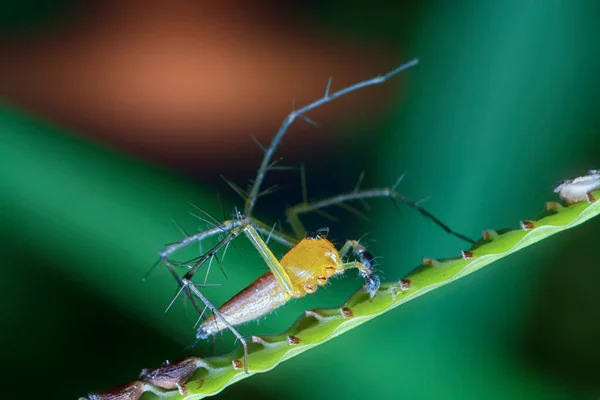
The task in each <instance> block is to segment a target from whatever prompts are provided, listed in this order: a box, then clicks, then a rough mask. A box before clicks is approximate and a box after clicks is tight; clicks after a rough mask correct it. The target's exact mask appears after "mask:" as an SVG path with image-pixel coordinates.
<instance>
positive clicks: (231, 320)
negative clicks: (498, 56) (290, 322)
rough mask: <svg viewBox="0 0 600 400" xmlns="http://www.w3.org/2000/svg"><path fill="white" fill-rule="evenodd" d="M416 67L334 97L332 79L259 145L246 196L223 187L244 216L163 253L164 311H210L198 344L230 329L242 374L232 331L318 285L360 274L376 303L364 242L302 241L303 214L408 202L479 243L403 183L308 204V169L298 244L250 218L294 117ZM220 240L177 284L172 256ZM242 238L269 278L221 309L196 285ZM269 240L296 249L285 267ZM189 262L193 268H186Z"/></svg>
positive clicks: (310, 237)
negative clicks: (186, 304) (373, 202)
mask: <svg viewBox="0 0 600 400" xmlns="http://www.w3.org/2000/svg"><path fill="white" fill-rule="evenodd" d="M417 63H418V60H417V59H414V60H412V61H410V62H408V63H406V64H404V65H401V66H400V67H397V68H396V69H394V70H392V71H390V72H389V73H387V74H385V75H381V76H378V77H375V78H373V79H369V80H366V81H363V82H359V83H356V84H354V85H351V86H349V87H346V88H344V89H341V90H339V91H337V92H334V93H330V86H331V78H330V79H329V82H328V84H327V87H326V90H325V94H324V96H323V97H322V98H320V99H318V100H316V101H314V102H313V103H310V104H308V105H307V106H304V107H302V108H300V109H298V110H294V111H292V112H291V113H290V114H289V115H288V116H287V117H286V118H285V119H284V121H283V123H282V125H281V127H280V128H279V130H278V131H277V133H276V134H275V136H274V137H273V139H272V142H271V144H270V145H269V147H268V148H265V147H263V146H262V145H260V144H259V145H260V146H261V148H262V149H263V151H264V157H263V160H262V162H261V164H260V167H259V168H258V170H257V174H256V178H255V179H254V183H253V185H252V187H251V188H250V190H249V192H245V191H244V190H243V189H241V188H240V187H239V186H237V185H236V184H234V183H232V182H229V181H226V182H227V183H228V184H229V186H231V188H232V189H233V190H234V191H235V192H236V193H238V194H239V195H240V196H242V198H244V200H245V206H244V211H243V213H241V212H236V215H235V218H233V219H231V220H228V221H224V222H219V221H217V220H216V219H215V218H214V217H212V216H210V215H209V214H208V213H206V212H205V214H206V215H208V216H209V218H212V221H207V222H209V223H210V224H211V225H212V227H211V228H210V229H207V230H205V231H202V232H199V233H196V234H194V235H189V236H188V235H186V237H185V239H183V240H182V241H180V242H177V243H175V244H172V245H170V246H168V247H167V248H165V249H164V250H162V251H161V252H160V253H159V262H162V263H164V264H165V265H166V266H167V268H168V270H169V271H170V272H171V274H172V275H173V277H174V278H175V280H176V281H177V283H178V285H179V287H180V289H179V291H178V293H177V294H176V295H175V297H174V298H173V300H172V301H171V304H170V305H169V306H168V307H167V311H168V310H169V308H170V307H171V305H172V304H173V303H174V301H175V300H176V299H177V298H178V297H179V295H180V294H181V293H185V294H186V296H187V297H188V298H189V299H190V301H191V302H192V304H193V306H194V308H195V309H196V310H197V311H198V313H199V314H200V319H201V318H202V317H203V316H204V313H205V311H206V309H208V310H210V311H211V313H212V315H210V316H209V317H207V318H206V319H205V320H204V321H203V322H202V323H201V324H200V325H199V326H198V329H197V332H196V338H197V339H198V340H201V339H207V338H209V337H210V336H213V335H215V334H216V333H218V332H221V331H223V330H225V329H229V330H230V331H231V332H232V333H233V334H234V336H235V337H236V338H237V339H238V340H239V341H240V343H241V344H242V346H243V348H244V362H243V369H244V371H245V372H246V373H248V346H247V342H246V339H245V338H244V337H243V336H242V335H241V334H240V333H239V332H238V330H237V329H236V328H235V327H236V326H238V325H240V324H243V323H246V322H249V321H252V320H255V319H257V318H259V317H261V316H264V315H266V314H268V313H270V312H271V311H273V310H274V309H276V308H277V307H279V306H281V305H283V304H285V303H286V302H288V301H289V300H290V299H293V298H300V297H303V296H305V295H307V294H311V293H314V292H315V291H316V290H317V289H318V287H319V286H323V285H325V284H326V283H327V282H328V280H329V278H331V277H333V276H336V275H340V274H343V273H344V272H345V271H347V270H349V269H357V270H358V273H359V275H360V276H361V277H362V278H363V279H364V281H365V285H364V290H365V291H366V292H367V293H368V294H369V296H370V298H371V299H372V298H373V297H374V296H375V295H376V293H377V291H378V289H379V286H380V280H379V277H378V276H377V275H375V274H374V272H373V255H372V254H371V253H370V252H369V251H367V249H366V248H365V247H364V246H363V245H361V244H360V243H359V241H357V240H348V241H347V242H346V243H345V244H344V245H343V246H342V247H341V248H340V250H339V251H338V249H336V247H335V246H334V245H333V244H332V243H331V242H330V241H329V240H327V238H326V234H325V232H323V231H321V232H316V233H309V234H307V235H305V230H304V227H303V225H302V223H301V221H300V217H299V215H300V214H303V213H308V212H313V211H318V210H320V209H322V208H324V207H328V206H331V205H336V204H337V205H344V206H345V207H346V208H347V209H349V210H351V211H352V210H353V209H352V208H351V207H350V206H348V205H346V204H345V203H346V202H349V201H353V200H361V201H364V200H365V199H368V198H381V197H387V198H390V199H392V200H393V202H394V205H396V206H397V204H396V202H397V201H399V202H402V203H405V204H407V205H409V206H410V207H412V208H414V209H415V210H417V211H418V212H419V213H421V214H422V215H424V216H425V217H427V218H429V219H430V220H432V221H433V222H434V223H436V224H437V225H439V226H440V227H441V228H442V229H444V230H445V231H447V232H448V233H450V234H452V235H455V236H457V237H459V238H461V239H463V240H466V241H468V242H470V243H474V241H473V240H471V239H469V238H467V237H466V236H464V235H461V234H459V233H457V232H454V231H453V230H451V229H450V228H449V227H448V226H447V225H445V224H444V223H442V222H441V221H440V220H439V219H437V218H436V217H434V216H433V215H432V214H431V213H429V212H428V211H427V210H425V209H424V208H422V207H421V206H419V205H418V204H417V203H416V202H414V201H412V200H410V199H408V198H406V197H404V196H402V195H400V194H398V193H397V192H396V187H397V186H398V185H399V184H400V181H401V180H402V176H401V177H400V178H399V179H398V180H397V181H396V182H395V183H394V185H392V186H391V187H389V188H381V189H370V190H361V189H360V183H361V181H362V175H361V178H359V182H358V184H357V185H356V187H355V189H354V190H353V191H352V192H349V193H345V194H341V195H337V196H333V197H330V198H327V199H324V200H320V201H317V202H313V203H309V202H308V201H307V199H306V190H305V181H304V170H303V169H302V170H301V177H302V187H303V202H302V203H300V204H298V205H296V206H293V207H290V208H288V210H287V212H286V216H287V220H288V222H289V223H290V225H291V227H292V229H293V231H294V233H295V234H296V237H299V238H301V239H297V238H296V237H292V236H288V235H286V234H284V233H281V232H278V231H275V226H273V227H270V226H268V225H266V224H264V223H262V222H260V221H258V220H257V219H256V218H254V217H253V216H252V211H253V210H254V207H255V205H256V202H257V200H258V198H260V197H261V196H264V195H265V194H268V193H271V192H272V188H269V189H266V190H263V191H261V187H262V183H263V181H264V178H265V176H266V174H267V172H268V171H271V170H274V169H277V168H278V167H277V166H276V165H275V164H276V163H277V161H278V160H277V161H275V162H272V161H271V160H272V158H273V154H274V153H275V151H276V149H277V147H278V145H279V143H280V142H281V139H282V137H283V136H284V135H285V133H286V132H287V129H288V128H289V126H290V125H291V124H292V123H293V122H294V120H295V119H296V118H298V117H301V118H303V119H305V120H306V121H308V122H309V123H313V124H314V122H313V121H312V120H310V119H309V118H308V117H306V116H305V115H304V114H305V113H306V112H308V111H310V110H312V109H314V108H316V107H318V106H320V105H322V104H325V103H327V102H330V101H332V100H334V99H336V98H338V97H341V96H343V95H345V94H347V93H350V92H353V91H355V90H358V89H361V88H363V87H367V86H373V85H376V84H380V83H383V82H385V81H386V80H388V79H389V78H391V77H393V76H395V75H396V74H398V73H400V72H401V71H404V70H406V69H408V68H410V67H412V66H414V65H416V64H417ZM219 234H225V236H224V237H223V238H222V239H221V240H220V241H219V242H218V243H217V244H216V245H215V246H214V247H213V248H212V249H211V250H209V251H208V252H206V253H205V254H203V255H202V256H201V257H198V258H197V259H194V260H192V261H191V262H190V263H188V265H186V266H187V267H188V268H189V270H188V271H187V272H186V273H185V274H184V275H183V277H180V276H179V275H178V274H177V272H176V270H175V266H176V265H175V264H174V262H172V261H171V260H170V259H169V256H171V255H172V254H173V253H174V252H175V251H177V250H179V249H181V248H184V247H186V246H188V245H190V244H191V243H195V242H201V241H202V240H204V239H206V238H208V237H211V236H215V235H219ZM242 234H244V235H245V236H246V237H247V238H248V239H249V240H250V242H251V243H252V244H253V245H254V247H255V249H256V250H257V251H258V253H259V254H260V256H261V257H262V259H263V260H264V261H265V263H266V264H267V266H268V267H269V272H267V273H265V274H264V275H262V276H260V277H259V278H258V279H257V280H255V281H254V282H253V283H252V284H250V285H249V286H248V287H246V288H245V289H243V290H242V291H240V292H239V293H238V294H236V295H235V296H233V297H232V298H231V299H230V300H229V301H227V302H226V303H225V304H223V305H222V306H221V307H219V308H217V307H215V306H214V305H213V304H212V303H211V302H210V301H209V300H208V299H207V298H206V296H205V295H204V294H203V293H202V291H201V290H200V289H199V287H198V286H200V285H197V284H195V283H194V282H193V281H192V279H193V278H194V275H195V274H196V273H197V272H198V270H199V269H200V268H201V267H202V266H203V265H204V264H205V263H206V262H208V263H209V268H208V269H210V263H211V262H212V260H213V258H216V257H215V256H216V254H217V253H218V252H219V251H220V250H222V249H223V251H224V252H225V251H226V250H227V247H228V246H229V244H230V243H231V242H232V240H233V239H235V238H236V237H237V236H239V235H242ZM261 234H263V235H268V237H267V239H266V240H264V239H263V238H262V236H261ZM271 239H273V240H274V241H276V242H279V243H281V244H283V245H285V246H288V247H290V248H291V249H290V250H289V251H288V252H287V253H286V254H285V255H284V256H283V258H281V260H279V259H277V257H276V256H275V255H274V254H273V253H272V252H271V250H270V248H269V246H268V244H267V243H268V242H269V241H270V240H271ZM349 255H352V256H353V257H354V260H351V261H345V260H346V258H347V257H348V256H349ZM217 261H218V259H217ZM191 263H193V264H192V265H189V264H191ZM207 272H208V270H207ZM198 300H199V301H200V302H202V303H203V304H204V307H202V306H201V305H200V304H199V303H198ZM234 367H235V366H234ZM237 368H238V369H241V367H240V366H237Z"/></svg>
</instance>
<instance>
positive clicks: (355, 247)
mask: <svg viewBox="0 0 600 400" xmlns="http://www.w3.org/2000/svg"><path fill="white" fill-rule="evenodd" d="M350 251H352V254H354V256H356V257H358V261H351V262H346V263H343V264H340V265H339V266H338V268H340V269H342V270H346V269H350V268H357V269H358V271H359V273H360V276H362V277H363V278H364V280H365V286H364V288H365V291H366V292H367V293H369V297H370V298H371V299H373V297H375V294H377V291H378V290H379V286H381V280H380V279H379V277H378V276H377V275H375V274H374V272H373V259H374V257H373V255H372V254H371V253H370V252H369V251H368V250H367V249H366V248H365V246H363V245H362V244H360V243H359V242H358V241H357V240H348V241H347V242H346V243H345V244H344V245H343V246H342V248H341V250H340V255H341V256H342V259H343V258H345V257H346V255H347V254H348V252H350Z"/></svg>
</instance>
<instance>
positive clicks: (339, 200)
mask: <svg viewBox="0 0 600 400" xmlns="http://www.w3.org/2000/svg"><path fill="white" fill-rule="evenodd" d="M401 178H402V177H400V178H399V179H398V180H397V181H396V183H395V184H394V185H393V186H391V187H389V188H380V189H369V190H358V187H359V185H357V186H356V189H355V190H354V191H352V192H349V193H344V194H339V195H336V196H332V197H328V198H325V199H323V200H319V201H314V202H310V203H309V202H306V201H305V200H304V201H303V202H302V203H299V204H297V205H294V206H291V207H288V208H287V210H286V217H287V220H288V222H289V224H290V225H291V227H292V229H293V231H294V233H295V234H296V235H302V234H304V232H305V230H304V226H303V225H302V221H301V220H300V217H299V215H300V214H306V213H309V212H315V211H319V210H321V209H322V208H325V207H329V206H333V205H338V206H340V205H344V206H345V207H344V208H346V209H348V210H349V211H351V212H354V213H358V214H360V212H359V211H358V210H355V209H354V208H352V207H350V206H348V205H346V204H344V203H347V202H349V201H353V200H363V201H364V200H365V199H370V198H385V197H387V198H390V199H392V201H393V202H394V205H396V201H400V202H402V203H404V204H407V205H408V206H410V207H411V208H413V209H415V210H416V211H418V212H419V213H420V214H421V215H423V216H424V217H426V218H428V219H429V220H431V221H433V222H434V223H435V224H436V225H437V226H439V227H440V228H442V229H443V230H444V231H446V232H448V233H449V234H451V235H453V236H455V237H458V238H459V239H462V240H464V241H467V242H469V243H471V244H474V243H475V241H474V240H472V239H470V238H469V237H467V236H465V235H463V234H461V233H458V232H456V231H454V230H452V229H450V227H449V226H448V225H446V224H444V223H443V222H442V221H441V220H440V219H438V218H437V217H435V216H434V215H433V214H431V213H430V212H429V211H427V210H426V209H425V208H423V207H421V206H420V205H419V204H418V203H417V202H416V201H413V200H411V199H409V198H407V197H405V196H402V195H401V194H399V193H397V192H396V186H397V185H398V184H399V183H400V180H401ZM303 179H304V178H303ZM359 183H360V182H359ZM303 196H304V195H303ZM396 206H397V205H396Z"/></svg>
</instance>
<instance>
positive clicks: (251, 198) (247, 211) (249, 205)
mask: <svg viewBox="0 0 600 400" xmlns="http://www.w3.org/2000/svg"><path fill="white" fill-rule="evenodd" d="M418 63H419V60H418V59H416V58H415V59H414V60H412V61H409V62H407V63H406V64H403V65H401V66H399V67H397V68H395V69H394V70H392V71H390V72H388V73H387V74H385V75H379V76H377V77H375V78H372V79H368V80H366V81H362V82H358V83H355V84H354V85H350V86H348V87H346V88H344V89H341V90H338V91H337V92H334V93H331V94H330V93H329V89H330V87H331V79H330V80H329V82H328V84H327V88H326V89H325V94H324V95H323V97H321V98H320V99H318V100H316V101H313V102H312V103H310V104H308V105H306V106H304V107H302V108H300V109H298V110H294V111H292V112H291V113H289V115H288V116H287V117H286V118H285V119H284V120H283V123H282V124H281V126H280V127H279V130H278V131H277V133H276V134H275V136H274V137H273V139H272V140H271V144H270V145H269V147H268V148H267V149H266V151H265V155H264V157H263V160H262V162H261V164H260V167H259V168H258V170H257V172H256V178H255V179H254V184H253V185H252V189H250V193H249V194H248V197H247V199H246V204H245V206H244V215H245V216H246V217H250V216H251V215H252V211H253V210H254V205H255V204H256V200H257V198H258V195H259V193H260V188H261V186H262V183H263V181H264V179H265V175H266V173H267V170H268V168H269V165H270V164H271V158H272V157H273V154H274V153H275V150H277V147H278V146H279V143H280V142H281V139H282V138H283V136H284V135H285V134H286V132H287V130H288V128H289V127H290V125H291V124H292V123H293V122H294V120H295V119H296V118H298V117H303V116H304V114H305V113H307V112H308V111H310V110H313V109H315V108H317V107H319V106H321V105H323V104H325V103H328V102H330V101H332V100H335V99H337V98H339V97H342V96H344V95H346V94H348V93H350V92H354V91H356V90H358V89H362V88H364V87H368V86H374V85H378V84H381V83H384V82H385V81H387V80H388V79H390V78H391V77H393V76H395V75H397V74H399V73H400V72H402V71H404V70H406V69H408V68H410V67H412V66H415V65H417V64H418Z"/></svg>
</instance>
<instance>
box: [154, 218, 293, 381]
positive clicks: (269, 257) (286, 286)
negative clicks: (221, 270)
mask: <svg viewBox="0 0 600 400" xmlns="http://www.w3.org/2000/svg"><path fill="white" fill-rule="evenodd" d="M270 232H271V234H272V233H273V232H272V230H271V231H270ZM241 233H244V234H245V235H246V237H247V238H248V239H249V240H250V242H251V243H252V244H254V246H255V248H256V250H257V251H258V252H259V254H260V255H261V257H262V258H263V260H264V261H265V263H266V264H267V265H268V266H269V269H270V270H271V272H270V274H271V275H272V276H273V277H274V282H275V283H276V285H277V287H278V288H281V295H282V299H283V302H284V303H285V302H287V301H288V300H289V299H290V298H292V297H299V295H298V294H297V292H298V291H297V290H296V289H294V286H293V284H292V281H291V279H290V277H289V276H288V274H287V272H286V270H285V269H284V268H283V267H282V266H281V264H280V263H279V260H278V259H277V257H275V255H274V254H273V253H272V252H271V250H270V249H269V247H268V246H267V245H266V243H265V242H264V241H263V240H262V238H261V237H260V234H259V233H258V232H257V230H256V229H255V228H254V227H253V226H252V225H250V224H243V225H239V226H236V227H234V228H232V229H231V230H230V231H229V233H228V234H227V235H226V236H225V238H223V239H222V240H221V241H220V242H219V243H217V244H216V245H215V246H214V247H213V248H212V249H211V250H209V251H208V252H207V253H205V254H203V255H202V256H201V257H200V258H199V259H198V261H197V262H196V264H195V265H194V266H193V267H192V268H191V269H190V270H189V271H188V272H187V273H186V274H185V275H184V276H183V278H179V277H178V276H177V277H176V281H177V282H178V284H179V285H180V286H181V289H180V290H179V291H178V292H177V294H176V295H175V297H174V299H173V300H172V301H171V304H173V303H174V302H175V300H176V299H177V297H178V296H179V294H181V293H182V292H185V293H186V294H188V295H189V296H191V297H192V298H193V296H196V297H197V298H198V299H200V301H202V303H204V305H205V306H206V307H207V308H208V309H209V310H210V311H211V312H212V314H213V319H212V320H211V321H214V320H216V318H218V319H219V320H220V321H221V322H223V324H224V327H223V328H222V329H221V330H223V329H229V330H230V331H231V332H232V333H233V334H234V335H235V337H236V338H237V339H238V340H239V341H240V342H241V343H242V346H243V347H244V370H245V371H246V372H248V362H247V361H248V346H247V343H246V340H245V339H244V338H243V337H242V335H241V334H240V333H239V332H238V331H237V330H236V329H235V328H234V327H233V325H232V324H230V323H229V322H228V321H227V319H226V318H225V316H224V315H223V314H224V313H223V312H222V311H220V310H219V309H217V308H216V307H215V306H214V305H213V304H212V303H211V302H210V301H209V300H208V299H207V298H206V296H204V295H203V294H202V292H201V291H200V289H199V288H198V287H197V285H195V284H194V282H193V281H192V279H193V277H194V275H195V274H196V272H198V270H199V269H200V268H201V267H202V265H203V264H204V263H206V261H208V260H210V259H211V258H212V257H214V256H215V255H216V254H217V252H218V251H219V250H221V249H222V248H223V247H225V246H227V245H228V244H229V243H230V242H231V241H232V240H234V239H235V238H236V237H237V236H238V235H240V234H241ZM164 262H165V263H166V265H167V267H168V268H169V270H170V271H171V273H172V274H173V275H174V276H175V275H177V273H176V272H175V271H174V267H173V266H172V265H171V263H170V262H169V260H168V259H167V258H165V259H164ZM192 294H193V296H192ZM192 304H193V305H194V307H195V308H196V310H197V311H198V313H199V314H203V312H204V310H203V309H201V308H200V307H199V306H198V304H197V303H196V302H195V301H194V300H192ZM282 304H283V303H282ZM169 307H170V306H169ZM207 320H208V319H207ZM205 322H206V321H205ZM202 326H204V323H203V324H201V325H200V327H202ZM209 336H210V335H206V334H205V332H204V330H203V329H201V328H199V329H198V331H197V334H196V337H197V338H198V339H206V338H208V337H209Z"/></svg>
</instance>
